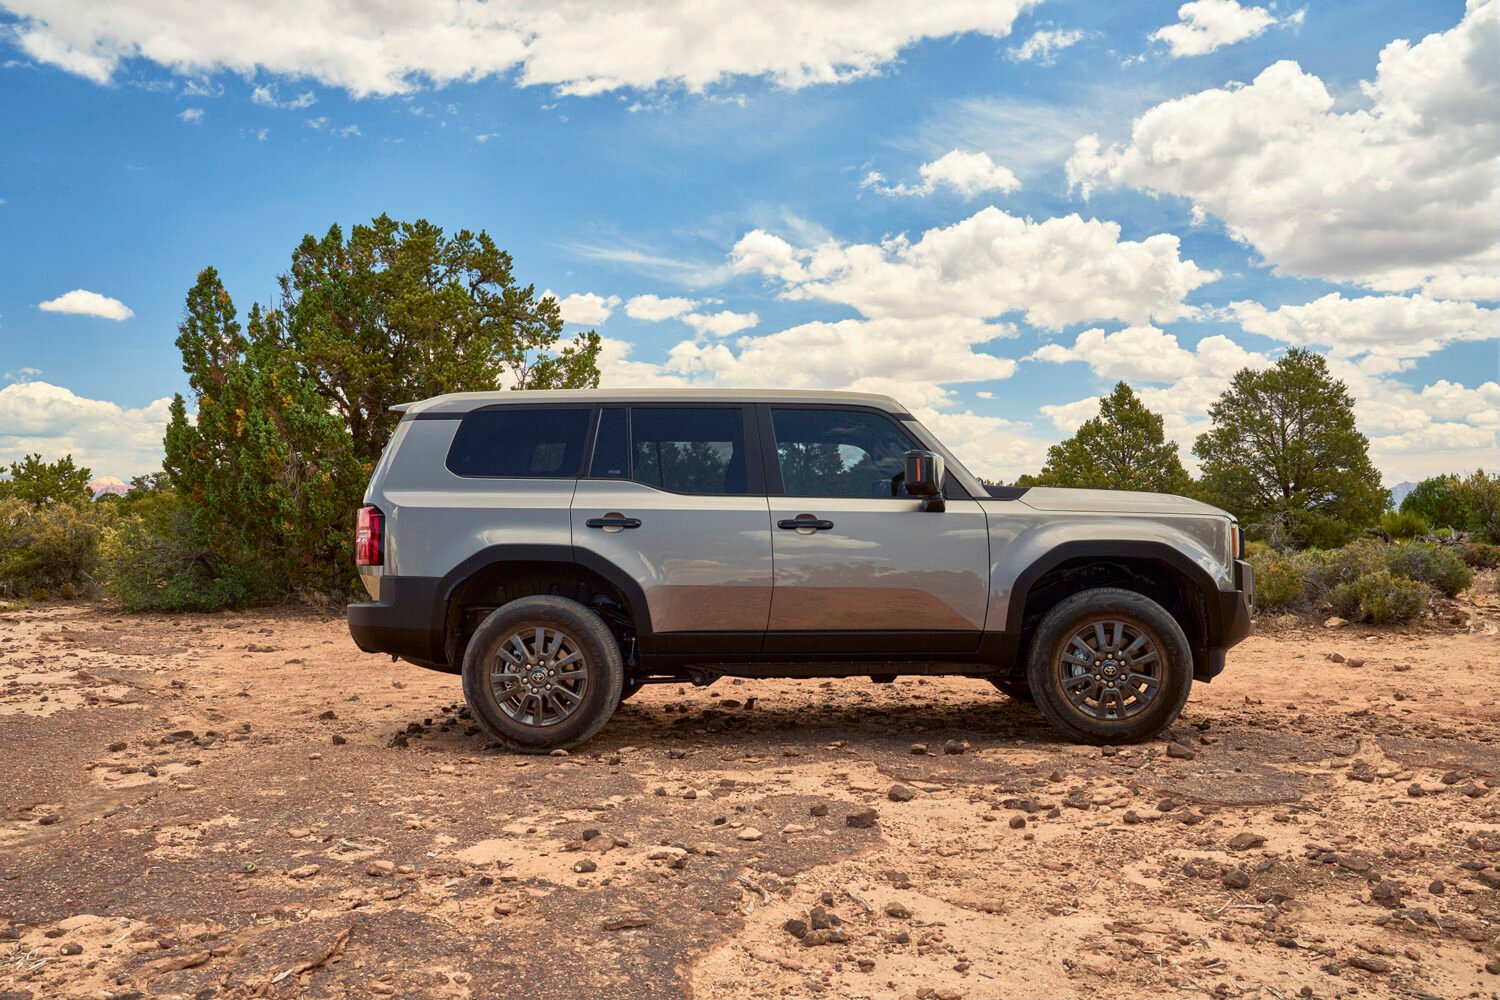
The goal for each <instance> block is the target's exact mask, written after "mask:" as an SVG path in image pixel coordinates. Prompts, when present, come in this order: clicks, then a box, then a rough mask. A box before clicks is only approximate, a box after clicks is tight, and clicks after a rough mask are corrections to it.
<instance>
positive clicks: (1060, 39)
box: [1006, 28, 1083, 66]
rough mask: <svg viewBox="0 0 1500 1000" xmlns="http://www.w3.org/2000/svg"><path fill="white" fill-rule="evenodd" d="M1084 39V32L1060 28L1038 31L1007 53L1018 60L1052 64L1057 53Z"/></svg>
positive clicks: (1045, 64) (1044, 64) (1046, 64)
mask: <svg viewBox="0 0 1500 1000" xmlns="http://www.w3.org/2000/svg"><path fill="white" fill-rule="evenodd" d="M1081 41H1083V32H1081V31H1073V30H1068V29H1062V28H1059V29H1057V30H1055V31H1047V30H1043V31H1038V32H1035V33H1033V34H1032V36H1031V37H1030V38H1028V39H1026V41H1024V42H1022V43H1021V44H1020V45H1018V46H1016V47H1015V48H1013V49H1010V50H1008V52H1007V53H1006V54H1007V55H1009V56H1010V57H1011V59H1013V60H1015V61H1016V62H1032V61H1035V62H1039V63H1041V64H1042V65H1043V66H1050V65H1052V63H1053V61H1055V60H1056V59H1057V54H1058V53H1059V52H1061V51H1062V50H1063V49H1066V48H1070V47H1071V46H1074V45H1077V44H1078V43H1079V42H1081Z"/></svg>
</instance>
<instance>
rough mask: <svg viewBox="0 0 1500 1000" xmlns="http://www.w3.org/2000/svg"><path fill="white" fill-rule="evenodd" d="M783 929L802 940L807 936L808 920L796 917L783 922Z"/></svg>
mask: <svg viewBox="0 0 1500 1000" xmlns="http://www.w3.org/2000/svg"><path fill="white" fill-rule="evenodd" d="M781 929H782V930H784V931H786V932H787V933H788V934H790V935H791V936H792V937H794V938H796V939H797V940H799V941H800V940H802V939H803V938H804V937H806V936H807V921H805V920H798V919H796V918H795V917H794V918H792V919H791V920H788V921H787V922H786V923H784V924H782V925H781Z"/></svg>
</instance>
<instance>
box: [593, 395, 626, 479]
mask: <svg viewBox="0 0 1500 1000" xmlns="http://www.w3.org/2000/svg"><path fill="white" fill-rule="evenodd" d="M589 475H590V476H592V477H593V478H595V479H625V478H628V477H629V475H630V420H629V415H628V414H627V412H626V411H625V410H601V411H599V432H598V433H597V434H596V435H595V438H594V461H593V464H592V465H591V466H590V467H589Z"/></svg>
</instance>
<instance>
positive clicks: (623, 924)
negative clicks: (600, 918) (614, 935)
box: [604, 913, 651, 931]
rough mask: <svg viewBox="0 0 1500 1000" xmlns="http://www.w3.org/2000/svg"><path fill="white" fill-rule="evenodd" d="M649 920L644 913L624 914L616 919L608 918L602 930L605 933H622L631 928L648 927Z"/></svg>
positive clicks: (649, 924)
mask: <svg viewBox="0 0 1500 1000" xmlns="http://www.w3.org/2000/svg"><path fill="white" fill-rule="evenodd" d="M650 926H651V918H650V917H648V916H646V915H645V914H644V913H626V914H623V915H621V916H618V917H610V918H609V919H608V920H606V921H604V929H605V930H607V931H623V930H629V929H630V928H632V927H650Z"/></svg>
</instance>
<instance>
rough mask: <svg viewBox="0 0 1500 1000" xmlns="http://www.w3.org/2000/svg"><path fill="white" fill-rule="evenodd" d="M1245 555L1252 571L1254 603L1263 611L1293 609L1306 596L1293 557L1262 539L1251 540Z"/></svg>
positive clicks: (1300, 570)
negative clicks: (1259, 540) (1253, 571)
mask: <svg viewBox="0 0 1500 1000" xmlns="http://www.w3.org/2000/svg"><path fill="white" fill-rule="evenodd" d="M1245 558H1246V560H1247V561H1248V562H1249V563H1250V566H1251V568H1252V569H1254V570H1255V603H1256V606H1257V607H1260V608H1263V609H1265V610H1268V611H1271V610H1279V609H1286V608H1293V607H1296V606H1297V605H1299V604H1301V603H1302V602H1303V600H1304V599H1305V598H1306V597H1307V591H1306V588H1305V586H1304V585H1303V580H1302V573H1303V571H1302V567H1301V566H1300V565H1298V563H1297V560H1296V559H1294V558H1292V557H1290V556H1286V555H1283V554H1281V553H1280V552H1277V551H1276V550H1275V549H1273V548H1271V547H1270V546H1269V545H1266V544H1265V543H1264V542H1251V543H1250V544H1249V545H1248V546H1247V547H1246V550H1245Z"/></svg>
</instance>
